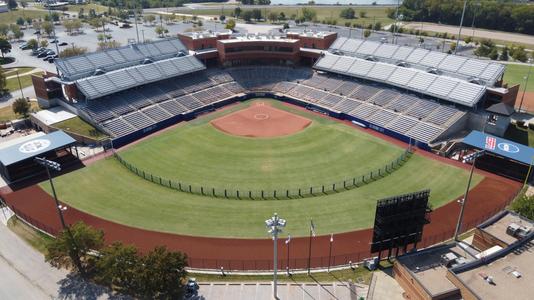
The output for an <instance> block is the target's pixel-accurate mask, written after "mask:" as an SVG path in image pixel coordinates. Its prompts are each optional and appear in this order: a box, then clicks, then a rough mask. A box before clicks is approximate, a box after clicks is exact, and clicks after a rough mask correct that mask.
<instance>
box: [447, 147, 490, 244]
mask: <svg viewBox="0 0 534 300" xmlns="http://www.w3.org/2000/svg"><path fill="white" fill-rule="evenodd" d="M485 152H486V151H485V150H481V151H478V152H475V153H473V154H470V155H469V157H467V158H464V162H469V161H472V165H471V171H470V172H469V181H467V188H466V189H465V194H464V198H463V199H462V200H460V205H461V206H460V215H459V216H458V222H457V223H456V230H455V231H454V240H455V241H458V235H460V230H461V227H462V221H463V218H464V211H465V204H466V202H467V196H468V195H469V189H470V188H471V180H472V179H473V173H474V171H475V163H476V161H477V158H479V157H480V156H482V155H484V153H485Z"/></svg>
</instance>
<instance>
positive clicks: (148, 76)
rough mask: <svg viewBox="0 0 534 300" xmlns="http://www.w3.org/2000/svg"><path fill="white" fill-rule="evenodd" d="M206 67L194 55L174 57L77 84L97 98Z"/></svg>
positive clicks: (113, 72) (90, 78)
mask: <svg viewBox="0 0 534 300" xmlns="http://www.w3.org/2000/svg"><path fill="white" fill-rule="evenodd" d="M205 68H206V67H205V66H204V65H203V64H202V63H201V62H200V61H199V60H198V59H197V58H195V57H194V56H182V57H173V58H169V59H164V60H160V61H156V62H152V63H147V64H142V65H136V66H132V67H128V68H124V69H119V70H115V71H111V72H109V73H104V74H101V75H95V76H90V77H85V78H82V79H79V80H77V81H76V86H77V87H78V89H79V90H80V91H81V92H82V93H83V94H84V96H85V97H86V98H87V99H96V98H100V97H103V96H106V95H109V94H114V93H117V92H120V91H122V90H126V89H129V88H132V87H136V86H139V85H143V84H147V83H151V82H156V81H161V80H164V79H168V78H172V77H176V76H179V75H183V74H187V73H192V72H196V71H199V70H204V69H205ZM156 102H157V101H156Z"/></svg>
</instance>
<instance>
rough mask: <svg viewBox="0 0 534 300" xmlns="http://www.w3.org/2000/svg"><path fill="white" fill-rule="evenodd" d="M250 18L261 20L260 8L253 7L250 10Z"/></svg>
mask: <svg viewBox="0 0 534 300" xmlns="http://www.w3.org/2000/svg"><path fill="white" fill-rule="evenodd" d="M252 18H253V19H254V20H256V21H258V20H261V18H262V15H261V9H258V8H255V9H253V10H252Z"/></svg>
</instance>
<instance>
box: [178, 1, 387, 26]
mask: <svg viewBox="0 0 534 300" xmlns="http://www.w3.org/2000/svg"><path fill="white" fill-rule="evenodd" d="M347 7H349V6H336V7H332V6H327V7H313V8H312V9H313V10H315V11H316V13H317V21H318V22H321V21H322V20H330V19H334V20H337V25H344V24H345V22H350V23H351V24H373V22H375V21H376V22H381V23H382V26H384V25H387V24H390V23H393V21H394V20H393V19H390V18H388V16H387V9H388V8H387V7H353V8H354V10H355V11H356V17H357V18H356V19H344V18H341V17H340V16H339V13H340V12H341V11H342V10H343V9H345V8H347ZM245 10H247V9H243V11H245ZM261 11H262V15H263V16H265V15H267V16H268V15H269V13H271V12H274V13H276V14H279V13H280V12H283V13H284V14H285V15H286V18H288V19H289V18H290V17H291V15H296V16H297V17H300V16H301V15H302V8H300V7H283V6H279V7H277V6H275V5H272V6H268V7H265V8H262V9H261ZM360 11H365V12H366V13H367V15H366V17H365V18H360V17H359V15H358V14H359V12H360ZM180 12H182V13H188V14H195V15H208V16H211V15H213V16H220V15H221V10H220V9H195V10H189V11H188V10H184V11H180ZM233 12H234V8H233V7H231V8H228V9H224V11H223V13H224V15H225V16H227V17H228V16H231V15H232V14H233Z"/></svg>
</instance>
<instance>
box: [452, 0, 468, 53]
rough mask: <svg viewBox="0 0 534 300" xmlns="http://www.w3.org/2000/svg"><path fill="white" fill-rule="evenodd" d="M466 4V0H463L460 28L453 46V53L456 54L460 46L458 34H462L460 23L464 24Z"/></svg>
mask: <svg viewBox="0 0 534 300" xmlns="http://www.w3.org/2000/svg"><path fill="white" fill-rule="evenodd" d="M466 6H467V0H464V9H463V10H462V18H461V19H460V29H459V30H458V38H457V39H456V48H454V54H456V53H457V52H458V48H460V36H461V35H462V25H463V24H464V16H465V7H466Z"/></svg>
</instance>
